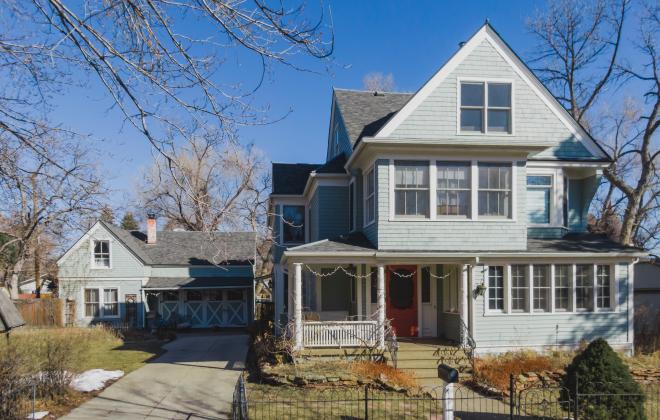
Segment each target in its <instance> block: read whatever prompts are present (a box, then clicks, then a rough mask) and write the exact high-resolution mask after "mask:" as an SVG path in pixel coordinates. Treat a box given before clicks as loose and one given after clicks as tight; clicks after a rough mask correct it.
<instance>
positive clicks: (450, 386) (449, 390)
mask: <svg viewBox="0 0 660 420" xmlns="http://www.w3.org/2000/svg"><path fill="white" fill-rule="evenodd" d="M438 378H440V379H442V380H443V381H445V382H447V385H445V387H444V389H443V390H442V400H443V401H442V407H443V408H442V418H443V420H454V392H455V387H456V382H458V371H457V370H456V369H454V368H452V367H451V366H447V365H446V364H444V363H442V364H440V365H438Z"/></svg>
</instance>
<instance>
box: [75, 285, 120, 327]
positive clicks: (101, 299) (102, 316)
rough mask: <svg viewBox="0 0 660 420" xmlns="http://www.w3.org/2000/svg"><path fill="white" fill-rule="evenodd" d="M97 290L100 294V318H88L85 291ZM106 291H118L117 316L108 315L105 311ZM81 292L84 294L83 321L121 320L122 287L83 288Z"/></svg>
mask: <svg viewBox="0 0 660 420" xmlns="http://www.w3.org/2000/svg"><path fill="white" fill-rule="evenodd" d="M92 289H93V290H97V291H98V294H99V301H98V305H99V316H96V317H95V316H87V315H86V303H87V302H86V301H85V290H92ZM105 290H116V291H117V315H106V314H105V311H104V309H103V307H104V305H105V294H104V292H105ZM80 292H81V294H82V299H81V301H82V303H83V304H82V314H83V319H120V318H121V305H122V303H123V302H122V301H121V287H120V286H91V287H81V288H80Z"/></svg>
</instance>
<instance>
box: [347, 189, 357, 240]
mask: <svg viewBox="0 0 660 420" xmlns="http://www.w3.org/2000/svg"><path fill="white" fill-rule="evenodd" d="M351 190H352V191H353V194H352V195H351ZM356 198H357V190H356V189H355V177H351V180H350V181H349V183H348V206H349V208H348V218H349V220H348V225H349V230H348V231H349V232H354V231H355V230H356V229H357V216H356V213H357V206H356V204H355V199H356ZM351 228H352V229H351Z"/></svg>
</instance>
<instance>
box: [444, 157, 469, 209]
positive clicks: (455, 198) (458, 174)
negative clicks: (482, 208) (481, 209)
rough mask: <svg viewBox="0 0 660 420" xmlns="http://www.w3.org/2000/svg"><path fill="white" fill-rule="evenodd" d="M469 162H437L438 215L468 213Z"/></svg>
mask: <svg viewBox="0 0 660 420" xmlns="http://www.w3.org/2000/svg"><path fill="white" fill-rule="evenodd" d="M470 170H471V166H470V163H469V162H438V163H437V179H438V184H437V185H438V186H437V214H438V216H465V217H467V216H468V215H469V214H470V183H471V180H470Z"/></svg>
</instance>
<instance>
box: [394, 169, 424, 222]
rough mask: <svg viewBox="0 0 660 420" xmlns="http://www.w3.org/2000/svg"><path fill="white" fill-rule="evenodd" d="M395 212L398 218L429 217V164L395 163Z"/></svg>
mask: <svg viewBox="0 0 660 420" xmlns="http://www.w3.org/2000/svg"><path fill="white" fill-rule="evenodd" d="M394 179H395V182H394V200H395V205H394V211H395V214H396V215H397V216H407V217H428V216H429V164H428V162H418V161H396V162H394Z"/></svg>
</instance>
